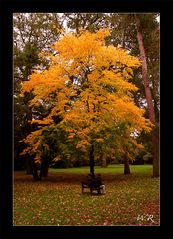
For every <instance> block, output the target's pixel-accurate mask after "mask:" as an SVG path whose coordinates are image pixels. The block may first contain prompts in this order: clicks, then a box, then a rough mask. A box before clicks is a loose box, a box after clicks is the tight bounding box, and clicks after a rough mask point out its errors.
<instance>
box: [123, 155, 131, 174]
mask: <svg viewBox="0 0 173 239" xmlns="http://www.w3.org/2000/svg"><path fill="white" fill-rule="evenodd" d="M124 174H130V166H129V160H128V157H127V155H125V158H124Z"/></svg>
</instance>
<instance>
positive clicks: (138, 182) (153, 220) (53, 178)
mask: <svg viewBox="0 0 173 239" xmlns="http://www.w3.org/2000/svg"><path fill="white" fill-rule="evenodd" d="M122 169H123V168H122V165H119V167H118V165H117V167H108V168H96V173H102V174H103V178H104V181H105V185H106V194H105V195H97V194H94V195H90V193H89V190H87V189H86V192H85V193H84V194H82V193H81V184H80V182H81V179H82V177H83V176H84V175H85V174H86V173H88V168H77V169H62V170H61V169H56V170H55V169H51V170H50V174H49V177H48V178H44V179H43V180H42V181H39V182H34V181H33V179H32V176H31V175H26V174H25V172H15V174H14V178H15V180H14V217H13V219H14V225H55V226H57V225H59V226H61V225H115V226H116V225H117V226H118V225H159V187H160V186H159V178H154V177H152V176H151V175H152V167H151V166H150V165H144V166H131V171H132V174H131V175H123V174H122V172H123V170H122ZM99 170H100V171H99ZM79 173H81V174H79ZM82 173H84V174H82ZM147 215H148V216H147ZM150 215H151V216H150ZM139 216H140V217H139ZM139 218H140V220H138V219H139ZM142 219H143V220H142Z"/></svg>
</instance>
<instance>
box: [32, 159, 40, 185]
mask: <svg viewBox="0 0 173 239" xmlns="http://www.w3.org/2000/svg"><path fill="white" fill-rule="evenodd" d="M33 178H34V180H35V181H38V180H41V178H40V177H39V175H38V170H37V165H36V164H35V162H33Z"/></svg>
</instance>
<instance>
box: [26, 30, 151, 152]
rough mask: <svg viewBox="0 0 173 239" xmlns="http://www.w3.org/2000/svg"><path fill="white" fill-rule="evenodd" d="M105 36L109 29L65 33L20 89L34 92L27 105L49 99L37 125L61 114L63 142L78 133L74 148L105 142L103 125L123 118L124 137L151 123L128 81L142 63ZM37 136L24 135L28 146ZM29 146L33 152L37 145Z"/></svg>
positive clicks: (109, 125) (107, 126) (110, 125)
mask: <svg viewBox="0 0 173 239" xmlns="http://www.w3.org/2000/svg"><path fill="white" fill-rule="evenodd" d="M108 35H109V30H107V29H102V30H99V31H98V32H97V33H90V32H87V31H83V32H82V33H81V34H80V35H79V36H75V35H73V34H66V35H65V36H64V37H63V38H62V39H61V40H59V41H58V42H56V43H55V45H54V46H53V49H54V50H55V51H56V52H57V54H56V55H55V56H54V55H52V56H49V58H50V60H51V66H50V68H49V69H48V70H45V71H43V72H35V73H33V74H32V75H31V76H30V79H29V81H28V82H25V83H24V85H23V93H24V92H33V94H34V96H35V97H34V99H33V100H31V102H30V105H31V106H32V105H36V104H38V105H39V102H40V100H41V99H42V100H45V99H46V100H47V101H48V102H49V101H50V102H51V103H52V101H53V104H52V108H51V112H50V114H49V115H48V116H47V117H46V118H44V119H43V120H41V121H40V124H47V125H52V124H55V122H54V121H53V116H55V115H57V116H58V115H61V117H62V121H61V122H60V124H61V125H62V127H64V128H65V129H66V130H67V132H69V136H68V139H67V140H69V141H71V140H73V139H74V138H75V137H78V139H80V141H79V143H78V144H77V147H78V148H83V149H85V148H86V147H87V146H89V145H90V144H92V143H93V141H96V142H97V143H100V144H102V143H104V142H105V139H108V138H109V137H110V136H111V134H110V133H108V132H107V129H110V128H116V127H118V126H119V125H120V124H121V123H122V122H124V123H125V124H126V125H127V127H126V133H127V132H128V135H131V133H133V131H134V130H137V131H138V132H140V131H141V130H145V131H150V130H151V126H152V125H151V123H150V121H149V120H147V119H145V118H144V117H143V113H144V111H143V110H142V109H140V108H138V107H137V106H136V105H135V103H134V100H133V97H132V92H134V91H136V90H137V87H136V86H135V85H134V84H132V83H130V82H129V81H128V80H129V79H131V78H132V77H133V69H134V68H138V67H139V66H140V61H139V60H138V59H137V58H136V57H134V56H131V55H129V53H128V52H127V51H126V50H123V49H119V48H116V47H114V46H113V45H110V46H106V44H105V41H104V39H105V37H107V36H108ZM52 93H54V94H55V95H54V98H53V99H52V98H51V95H52ZM43 128H44V127H43ZM74 130H75V132H74ZM103 132H104V135H103ZM35 134H36V135H37V133H35V132H33V133H31V135H29V136H28V137H27V139H26V142H27V143H29V144H30V147H31V145H33V143H32V142H33V139H34V137H35V136H36V135H35ZM97 135H98V136H97ZM121 142H122V143H123V140H122V141H121ZM32 147H33V150H36V148H37V145H33V146H32Z"/></svg>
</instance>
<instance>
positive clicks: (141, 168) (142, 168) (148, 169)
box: [50, 164, 152, 175]
mask: <svg viewBox="0 0 173 239" xmlns="http://www.w3.org/2000/svg"><path fill="white" fill-rule="evenodd" d="M130 170H131V173H142V174H148V175H152V165H150V164H146V165H130ZM123 171H124V165H123V164H117V165H109V166H108V167H105V168H102V167H100V166H95V173H101V174H107V173H109V174H122V173H123ZM50 172H60V173H86V174H87V173H89V167H79V168H63V169H55V168H50Z"/></svg>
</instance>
